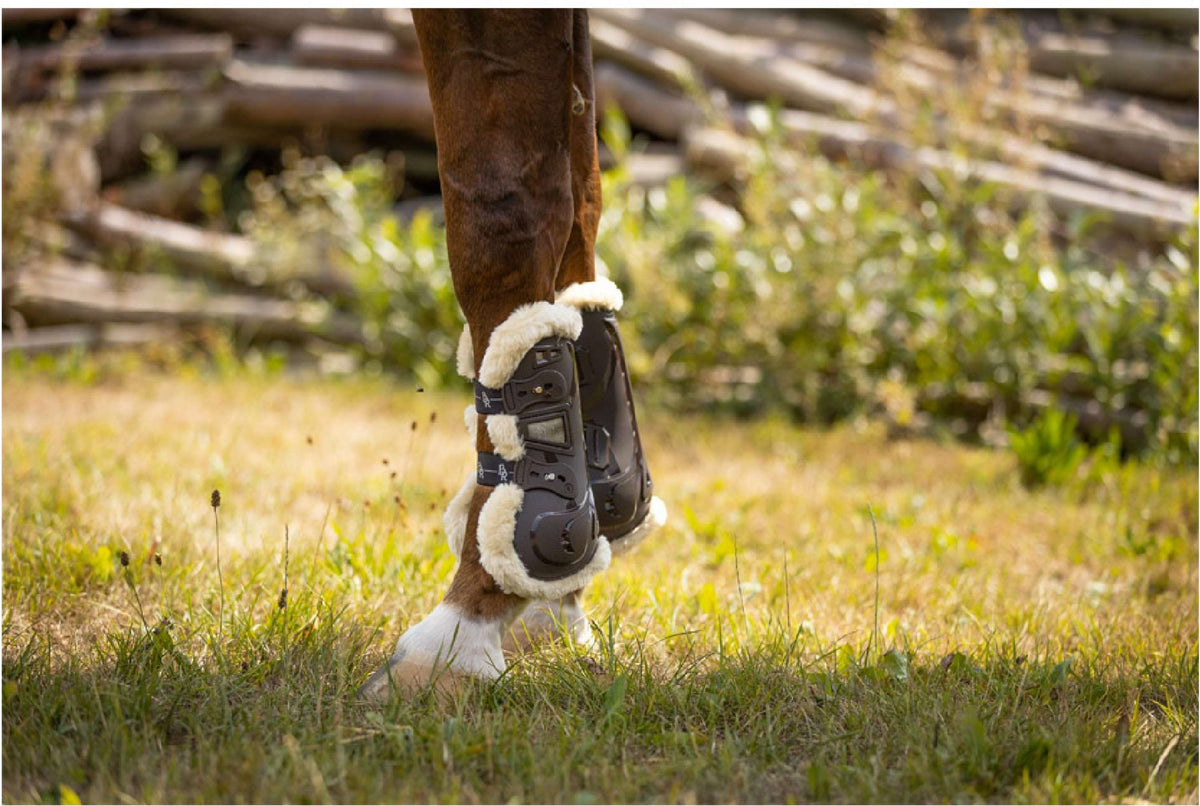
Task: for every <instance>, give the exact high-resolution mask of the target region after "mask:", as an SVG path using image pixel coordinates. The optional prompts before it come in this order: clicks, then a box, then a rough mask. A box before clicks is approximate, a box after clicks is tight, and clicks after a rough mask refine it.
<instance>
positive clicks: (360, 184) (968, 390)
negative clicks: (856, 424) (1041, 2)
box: [3, 17, 1200, 484]
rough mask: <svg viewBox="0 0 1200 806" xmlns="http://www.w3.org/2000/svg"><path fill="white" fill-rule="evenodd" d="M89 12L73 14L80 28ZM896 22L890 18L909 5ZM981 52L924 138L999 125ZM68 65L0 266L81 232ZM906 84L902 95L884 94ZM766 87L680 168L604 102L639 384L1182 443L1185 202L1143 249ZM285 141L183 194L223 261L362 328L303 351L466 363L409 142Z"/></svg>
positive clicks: (1089, 217)
mask: <svg viewBox="0 0 1200 806" xmlns="http://www.w3.org/2000/svg"><path fill="white" fill-rule="evenodd" d="M901 19H902V20H908V19H910V18H907V17H903V18H901ZM102 25H103V20H101V21H100V22H99V23H96V24H95V25H94V26H93V28H91V29H88V28H87V27H86V26H81V27H80V28H79V29H78V30H77V31H76V32H74V33H73V34H72V36H76V37H80V38H82V39H84V40H86V39H87V38H88V37H94V36H96V35H97V31H98V30H100V29H101V28H102ZM890 36H892V37H898V38H899V41H907V40H906V38H911V37H912V36H914V33H913V31H912V29H911V23H910V24H909V25H908V27H907V28H906V27H905V25H897V26H895V27H894V29H893V31H892V33H891V34H890ZM889 41H890V40H889ZM1001 41H1003V40H1002V39H1001ZM990 53H991V55H990V56H989V57H988V59H989V60H990V61H985V63H984V65H983V67H984V68H986V69H980V70H978V71H977V72H976V73H975V74H974V75H975V76H976V79H975V80H974V81H975V83H967V84H965V85H963V86H959V87H947V88H946V90H945V92H942V93H935V94H926V95H922V96H920V97H919V98H915V99H914V98H909V101H910V102H911V103H912V104H913V108H914V109H916V110H917V111H918V114H916V116H915V120H916V123H915V124H914V125H913V126H912V127H911V129H910V130H909V131H908V135H909V136H910V138H912V139H913V141H915V145H917V146H919V145H921V144H922V139H924V140H925V141H927V142H929V143H933V142H934V141H935V140H936V141H938V142H940V143H941V144H942V145H946V143H945V136H944V131H943V130H942V129H939V127H938V126H935V125H933V123H932V121H935V120H953V121H955V122H956V125H958V126H959V127H960V128H961V129H962V130H964V131H965V130H967V129H968V128H969V127H970V126H971V125H976V124H985V125H995V121H994V120H992V119H990V118H988V116H987V114H986V112H985V111H984V110H983V108H982V107H981V105H980V103H979V98H980V97H981V96H980V92H979V86H982V85H984V84H986V83H987V82H988V81H991V80H993V78H992V77H991V76H992V74H994V73H997V72H1003V71H1004V70H1006V69H1007V68H1008V67H1009V66H1010V60H1011V59H1012V56H1011V54H1010V53H1009V52H1008V51H1007V50H1005V49H1004V48H1000V47H998V48H993V49H992V51H990ZM1017 63H1018V64H1019V62H1017ZM884 64H885V65H886V62H884ZM883 72H884V75H885V77H886V75H887V72H886V71H883ZM70 77H71V73H70V70H69V69H66V68H64V69H63V70H62V71H61V73H60V81H59V83H58V85H56V87H55V88H54V89H53V91H50V92H48V94H47V95H46V96H45V97H44V98H43V99H42V100H41V101H39V102H38V103H37V104H27V105H25V106H23V107H21V108H20V109H19V110H17V112H18V113H19V114H10V113H9V112H8V111H6V115H5V128H4V132H5V141H4V149H5V174H4V197H3V198H4V210H3V212H4V253H5V255H4V257H5V277H6V291H8V290H9V288H10V287H11V283H10V282H7V281H8V280H9V278H10V275H14V276H15V275H16V274H17V273H18V272H19V271H20V270H21V269H22V267H24V266H26V265H31V264H33V263H35V262H37V261H38V260H47V259H51V258H53V257H54V256H55V255H59V254H63V253H70V252H71V250H72V248H73V243H72V241H71V239H70V237H69V236H67V235H63V234H61V233H58V232H57V231H55V233H54V234H53V235H52V237H45V236H44V232H45V225H46V222H48V221H52V220H54V219H56V218H61V217H63V216H64V215H65V216H66V217H68V218H69V214H70V210H71V209H72V207H73V206H75V202H74V201H73V200H72V199H71V198H70V194H69V193H65V192H64V190H63V189H64V187H70V186H71V182H70V181H68V182H66V183H64V182H63V181H61V177H59V178H56V177H55V175H54V172H55V170H59V169H57V168H56V167H55V166H58V165H61V164H62V160H51V159H49V158H48V157H47V156H46V150H47V145H46V144H47V143H50V142H53V143H60V144H61V143H70V142H74V141H73V140H72V139H71V137H75V138H78V137H79V136H80V135H79V132H81V131H84V132H90V134H88V135H86V136H91V137H95V136H97V135H96V132H97V131H101V130H104V128H105V126H106V125H111V124H112V121H113V119H114V116H116V115H118V114H119V112H120V105H119V104H117V105H115V106H109V107H106V108H105V109H104V110H102V112H101V113H99V116H98V117H97V115H96V114H92V115H91V116H90V117H88V118H87V120H86V122H85V123H83V124H81V123H80V122H79V120H78V114H77V110H75V109H74V107H73V106H72V103H73V102H74V100H75V97H74V93H75V92H76V91H77V89H78V87H77V86H76V84H74V83H73V82H72V81H71V80H70ZM904 92H908V95H910V96H911V94H912V93H911V88H909V90H901V89H897V90H895V93H894V94H895V95H897V96H900V95H902V94H903V93H904ZM690 97H691V98H692V99H693V100H694V101H695V102H696V103H697V104H698V106H700V107H701V108H703V109H705V110H706V115H707V116H708V120H709V121H714V120H718V119H719V112H720V110H719V109H717V110H716V112H714V106H715V107H720V106H721V102H722V98H721V96H720V95H719V94H718V95H717V96H715V100H714V96H713V95H712V94H710V93H709V94H706V93H705V91H704V89H703V88H702V87H699V86H695V85H692V86H690ZM780 113H781V109H780V108H779V107H777V106H775V107H772V106H768V107H759V108H758V109H757V110H756V112H755V114H752V115H750V121H751V123H752V126H751V130H750V131H744V130H743V131H742V132H741V134H742V135H743V136H745V137H746V140H745V142H746V143H747V144H748V145H747V149H746V153H744V154H741V155H739V156H740V164H739V167H738V170H737V171H736V172H734V174H735V175H734V176H732V177H731V176H730V175H728V174H725V175H711V174H705V173H704V172H703V171H689V172H688V173H680V174H677V175H674V176H671V177H670V178H669V179H667V180H666V181H665V182H662V183H657V184H650V185H648V184H647V183H645V182H643V181H641V180H640V179H639V178H638V177H637V176H635V175H634V172H633V171H631V170H630V165H631V160H633V159H634V158H636V157H637V156H639V155H642V154H644V153H647V152H648V151H651V150H653V147H654V144H653V143H652V142H651V140H652V138H651V137H649V136H648V135H647V133H646V132H644V131H641V130H639V129H637V128H636V127H631V125H630V123H629V121H628V120H626V118H625V117H624V116H623V115H622V113H621V112H620V111H619V110H618V109H617V108H616V107H614V106H609V108H608V109H607V111H606V112H605V113H604V115H603V116H602V120H601V127H600V128H601V137H602V142H603V144H604V146H605V148H606V162H607V163H608V169H607V170H606V171H605V173H604V204H605V206H604V213H603V219H602V222H601V228H600V237H599V242H598V250H597V251H598V255H597V258H598V264H599V270H600V271H601V272H602V273H606V274H608V275H609V276H611V277H612V279H613V280H615V281H616V282H617V284H618V285H620V286H621V287H622V288H623V289H624V291H625V294H626V307H625V310H624V312H623V329H624V335H625V340H626V345H627V349H628V351H629V363H630V366H631V368H632V371H633V373H634V376H635V377H634V381H635V384H636V387H637V388H638V390H639V394H641V395H643V396H645V397H646V398H648V399H649V400H651V401H652V402H653V403H654V404H655V405H658V406H661V407H663V408H665V409H669V410H681V411H690V410H699V409H705V410H718V411H723V412H728V413H730V414H732V415H736V416H745V417H749V416H758V415H763V414H768V413H780V412H782V413H785V414H786V415H787V416H789V417H791V418H792V419H794V420H795V421H797V422H800V423H807V424H817V425H824V424H830V423H835V422H838V421H842V420H846V419H847V418H856V417H872V418H882V419H883V420H884V421H886V423H887V424H888V428H889V432H890V433H891V434H892V435H894V436H905V435H917V434H923V435H934V436H937V435H948V436H952V437H955V438H960V439H967V440H977V441H983V442H986V443H989V444H995V445H1009V444H1011V445H1013V447H1014V449H1015V450H1016V452H1017V454H1018V457H1019V458H1020V462H1021V465H1022V468H1023V469H1024V470H1023V472H1024V473H1025V476H1024V477H1025V479H1026V481H1027V483H1029V484H1037V483H1044V482H1046V481H1052V480H1053V479H1054V478H1055V472H1056V471H1055V470H1054V469H1053V467H1054V466H1056V465H1060V464H1061V465H1063V466H1066V467H1069V468H1073V467H1074V466H1076V465H1078V463H1079V461H1080V458H1079V457H1080V453H1079V452H1080V451H1083V450H1101V451H1106V452H1107V454H1106V455H1109V454H1111V455H1115V456H1122V457H1126V458H1127V457H1130V456H1138V457H1142V458H1145V459H1154V460H1157V461H1165V462H1169V463H1195V462H1196V460H1197V438H1198V425H1197V409H1198V400H1197V376H1198V367H1197V327H1198V322H1197V293H1198V291H1200V289H1198V274H1197V262H1198V259H1200V255H1198V252H1197V249H1198V247H1197V226H1196V219H1195V213H1196V211H1195V207H1194V205H1193V209H1192V211H1191V223H1190V224H1189V225H1187V226H1185V227H1183V228H1181V229H1177V230H1175V231H1174V232H1173V234H1172V235H1171V236H1170V237H1169V238H1168V239H1166V240H1165V241H1163V242H1160V243H1158V244H1156V245H1155V246H1154V248H1138V249H1129V248H1126V246H1125V245H1121V244H1115V245H1114V243H1113V242H1112V241H1111V240H1110V239H1107V238H1106V229H1105V217H1104V216H1102V215H1098V214H1087V213H1082V212H1079V213H1075V214H1073V215H1066V216H1064V215H1062V214H1060V213H1058V212H1052V211H1051V210H1050V209H1049V207H1048V205H1047V204H1046V202H1045V201H1044V200H1043V201H1039V200H1038V199H1037V198H1036V197H1035V199H1034V200H1033V202H1032V203H1025V204H1015V203H1014V199H1013V197H1012V195H1011V189H1009V188H1006V187H1005V186H1003V185H999V184H997V183H995V182H989V181H985V180H982V179H979V178H977V177H976V176H975V175H974V174H971V173H969V172H966V171H963V170H960V168H959V167H958V166H956V165H955V164H953V163H951V164H948V165H946V166H945V167H942V168H937V167H929V166H924V167H908V168H904V167H899V168H895V167H893V168H892V169H891V170H888V171H886V172H885V171H881V170H874V169H872V168H868V167H864V166H862V165H858V164H856V163H854V162H852V161H836V162H835V161H832V160H831V159H829V158H827V157H826V156H823V155H822V152H821V150H820V149H819V148H818V145H817V143H816V141H815V138H814V140H813V142H811V143H809V144H807V145H806V144H804V143H798V142H797V141H796V138H794V137H791V136H789V134H788V132H787V131H785V127H784V126H783V125H781V122H780ZM68 119H69V120H70V121H73V122H70V123H68V122H67V121H68ZM1021 126H1022V122H1021V121H1020V120H1019V119H1018V120H1016V121H1015V122H1013V123H1012V128H1013V130H1020V129H1021ZM60 130H61V131H63V132H69V133H70V134H69V135H67V134H63V135H61V136H60V134H58V132H59V131H60ZM939 132H940V133H939ZM283 142H284V145H283V147H282V148H281V149H280V150H279V151H278V155H279V156H278V161H277V162H272V161H270V160H267V161H263V159H262V158H261V155H260V154H256V153H255V152H253V151H248V150H246V149H244V148H242V149H239V148H236V147H234V148H226V149H224V150H223V151H222V152H221V157H220V160H219V161H218V162H217V163H215V164H212V165H210V166H209V168H208V170H206V171H205V172H204V173H203V176H202V177H201V178H200V180H199V182H198V185H197V188H198V192H197V198H196V202H195V210H194V211H193V213H191V219H192V220H193V221H198V222H200V223H202V224H203V225H204V226H205V227H206V229H207V230H208V231H211V232H230V233H238V234H240V235H241V236H244V237H245V238H247V239H248V240H249V244H250V246H251V250H250V253H249V255H248V256H247V257H245V259H244V260H241V261H240V262H239V263H238V266H237V273H238V277H237V278H236V279H238V280H239V281H243V282H244V281H246V280H247V279H249V280H251V281H253V283H254V284H256V285H260V286H265V287H270V288H272V289H275V291H276V292H277V293H278V294H280V295H281V296H282V297H285V298H286V299H288V300H290V301H292V302H294V303H296V304H297V305H299V306H305V305H310V306H315V307H313V308H312V309H313V310H315V311H317V312H318V313H317V314H314V315H316V316H318V318H320V319H322V321H326V322H329V321H333V319H334V318H336V317H339V316H340V317H342V319H339V320H338V321H345V322H350V323H352V325H351V329H352V330H353V331H354V333H353V338H349V339H344V340H342V341H341V342H339V341H338V340H337V339H333V340H332V343H331V342H323V343H321V344H318V345H316V346H310V347H309V348H308V350H307V353H306V355H307V356H308V357H310V358H311V357H312V356H316V358H317V362H318V366H320V367H321V368H322V369H325V370H330V371H367V372H389V373H396V374H398V375H400V376H404V377H407V378H411V379H413V380H414V381H415V382H416V383H417V384H419V385H422V386H425V387H436V386H439V385H450V386H456V385H459V384H461V381H460V380H459V379H457V378H456V376H455V375H454V361H453V353H454V346H455V344H456V341H457V338H458V332H459V329H460V327H461V314H460V312H459V310H458V305H457V302H456V300H455V297H454V293H453V288H452V284H451V281H450V273H449V266H448V263H447V259H446V250H445V243H444V240H445V231H444V229H443V226H442V223H441V221H440V211H439V210H437V209H436V208H430V207H427V206H426V207H421V206H418V207H417V208H416V209H415V212H414V210H413V209H401V208H398V207H397V206H396V205H395V200H396V198H397V196H398V195H399V194H400V192H401V191H402V190H404V188H405V184H404V183H405V179H404V168H405V166H403V165H397V164H396V161H395V159H394V155H393V153H392V152H389V151H388V150H387V149H375V148H371V147H370V144H369V143H366V144H365V146H364V147H363V148H362V149H361V151H359V152H357V154H356V155H354V156H347V157H343V158H340V159H335V158H334V157H333V156H331V155H328V154H322V153H318V152H319V151H320V149H319V148H314V147H312V145H311V143H307V144H301V143H298V141H295V140H287V139H285V140H284V141H283ZM63 147H64V148H65V146H63ZM955 147H956V144H955V142H953V141H952V142H950V143H949V148H950V149H951V150H953V149H954V148H955ZM139 148H140V150H141V152H142V153H141V159H142V160H143V162H144V164H145V165H146V166H147V170H148V171H149V172H150V173H152V174H153V173H157V174H161V175H172V174H174V173H176V172H180V171H182V165H183V161H182V160H181V158H180V156H179V153H178V151H177V150H176V148H175V147H174V146H173V145H171V144H170V143H168V142H164V141H163V140H161V139H159V138H157V137H153V136H148V137H144V138H143V139H142V140H141V141H140V143H139ZM81 164H83V165H85V169H84V172H85V173H86V162H84V163H81ZM409 167H411V166H409ZM60 172H61V171H60ZM409 181H411V180H409ZM98 259H99V260H100V261H102V263H103V265H104V266H105V267H106V268H107V269H115V270H118V271H122V272H126V273H133V274H137V273H140V272H145V271H148V270H150V269H149V268H148V267H147V264H148V263H151V264H155V265H154V270H156V271H161V270H162V267H163V266H164V265H165V266H167V267H170V266H172V265H176V266H177V268H178V269H179V271H180V273H186V269H187V266H186V265H184V264H185V263H186V261H182V260H181V259H179V257H178V255H176V254H174V253H171V252H170V250H169V249H167V250H164V251H159V252H154V251H153V250H151V251H150V252H148V253H141V254H140V257H138V259H137V260H134V259H133V258H132V257H131V252H130V251H128V250H125V251H122V250H121V249H119V248H117V249H113V248H109V249H106V250H104V252H103V254H102V255H101V256H100V257H99V258H98ZM139 261H140V262H139ZM314 277H317V278H321V277H324V278H326V279H327V280H329V282H328V284H327V286H328V287H321V286H320V285H319V284H317V283H314V281H313V279H312V278H314ZM289 310H290V309H289ZM297 310H304V309H303V308H297ZM8 316H9V309H8V307H7V306H6V317H8ZM6 326H8V327H9V329H10V330H11V329H12V327H11V325H10V323H9V321H8V320H7V319H6ZM204 332H205V333H208V335H206V336H205V337H204V338H203V339H201V344H202V346H205V349H209V350H210V352H212V350H211V344H212V335H211V332H210V331H204ZM5 336H6V339H7V338H8V337H9V332H8V331H6V334H5ZM230 344H231V345H232V346H231V347H228V348H227V349H225V353H227V354H230V355H234V356H240V357H241V358H245V357H246V356H252V357H253V356H258V357H259V358H258V359H255V358H252V360H260V359H261V356H262V354H263V353H264V352H266V353H269V354H271V355H273V356H275V357H276V358H274V359H272V360H273V361H275V362H284V361H285V359H284V358H283V356H285V355H286V356H287V357H288V359H289V360H291V359H296V358H297V353H296V351H295V350H292V349H290V348H289V349H288V350H284V349H283V348H279V347H277V346H273V345H271V344H269V343H268V344H267V345H265V346H264V345H263V344H262V343H259V342H255V343H254V344H253V345H250V344H249V343H239V342H237V340H236V338H234V340H233V341H232V342H230ZM215 353H221V350H216V351H215ZM11 360H12V361H17V362H20V361H23V360H24V359H23V358H21V357H19V356H17V355H15V354H14V357H13V358H12V359H11ZM45 360H47V361H51V362H53V361H55V360H58V359H54V358H49V359H45ZM237 360H240V359H237ZM293 363H294V362H293ZM1085 444H1088V445H1091V446H1093V448H1090V449H1086V448H1084V447H1083V446H1084V445H1085ZM1096 446H1098V447H1096Z"/></svg>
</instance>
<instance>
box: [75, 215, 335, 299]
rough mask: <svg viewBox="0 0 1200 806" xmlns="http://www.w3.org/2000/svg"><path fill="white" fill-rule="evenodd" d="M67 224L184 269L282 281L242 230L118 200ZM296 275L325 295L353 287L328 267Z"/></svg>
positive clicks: (250, 281) (254, 281)
mask: <svg viewBox="0 0 1200 806" xmlns="http://www.w3.org/2000/svg"><path fill="white" fill-rule="evenodd" d="M67 224H68V226H70V227H72V228H73V229H75V230H76V231H79V232H82V233H85V234H87V235H88V236H90V237H91V238H92V239H93V240H94V241H95V242H96V243H98V244H100V245H102V246H104V247H107V248H108V249H110V250H111V249H114V248H121V249H125V250H129V251H132V252H134V253H140V254H143V255H147V256H150V257H157V258H159V259H161V260H163V261H166V262H167V263H168V264H169V266H171V267H174V268H175V269H177V270H179V271H182V272H184V273H190V274H193V275H196V276H202V277H206V278H208V279H212V280H218V281H221V282H233V283H238V284H242V285H248V286H255V287H265V288H273V287H275V286H276V285H278V284H279V281H278V280H277V278H273V277H269V276H267V274H266V272H265V269H264V268H263V267H262V266H260V265H258V264H257V262H256V260H255V251H254V244H253V242H252V241H250V239H248V238H244V237H242V236H240V235H228V234H226V233H222V232H212V231H209V230H203V229H199V228H197V227H192V226H189V225H187V224H181V223H179V222H178V221H172V220H170V219H168V218H161V217H159V216H153V215H148V214H146V213H140V212H136V211H134V210H127V209H125V208H122V207H118V206H116V205H114V204H101V205H99V207H98V208H97V209H96V210H95V211H94V212H92V213H91V214H89V215H85V216H76V217H73V218H70V219H68V221H67ZM295 279H296V280H299V281H300V282H301V283H302V284H303V285H304V286H305V287H307V288H309V289H310V290H312V291H314V292H316V293H318V294H321V295H323V296H327V297H332V296H337V295H348V294H351V293H353V290H354V289H353V286H351V284H350V283H349V281H348V280H347V279H346V278H344V277H341V276H339V275H337V274H335V273H334V272H332V271H330V270H326V271H323V272H306V273H302V274H300V275H298V276H297V277H296V278H295Z"/></svg>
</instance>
